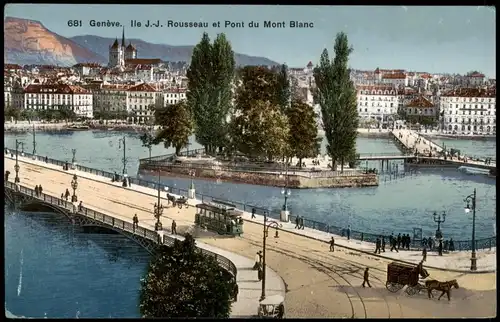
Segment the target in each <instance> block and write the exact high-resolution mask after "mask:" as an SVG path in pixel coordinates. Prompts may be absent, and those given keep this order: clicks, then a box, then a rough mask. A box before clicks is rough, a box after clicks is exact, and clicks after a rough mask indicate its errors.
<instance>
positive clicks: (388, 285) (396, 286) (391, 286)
mask: <svg viewBox="0 0 500 322" xmlns="http://www.w3.org/2000/svg"><path fill="white" fill-rule="evenodd" d="M403 286H404V285H403V284H398V283H392V282H386V283H385V287H386V288H387V289H388V290H389V291H390V292H392V293H396V292H397V291H399V290H400V289H402V288H403Z"/></svg>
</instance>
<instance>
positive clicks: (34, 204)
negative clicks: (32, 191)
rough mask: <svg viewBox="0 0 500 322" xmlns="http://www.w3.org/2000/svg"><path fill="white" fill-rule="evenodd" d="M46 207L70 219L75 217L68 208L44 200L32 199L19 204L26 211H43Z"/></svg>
mask: <svg viewBox="0 0 500 322" xmlns="http://www.w3.org/2000/svg"><path fill="white" fill-rule="evenodd" d="M44 208H45V209H46V210H48V211H51V212H54V213H57V214H61V215H64V217H66V218H68V219H69V220H72V219H73V218H72V217H71V215H70V213H69V211H68V210H65V209H61V208H60V207H57V206H54V205H52V204H50V203H47V202H45V201H43V200H38V199H31V200H30V201H28V202H25V203H23V204H21V205H20V206H19V209H20V210H24V211H41V210H42V211H43V210H44Z"/></svg>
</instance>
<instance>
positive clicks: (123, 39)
mask: <svg viewBox="0 0 500 322" xmlns="http://www.w3.org/2000/svg"><path fill="white" fill-rule="evenodd" d="M122 47H125V26H124V27H123V32H122Z"/></svg>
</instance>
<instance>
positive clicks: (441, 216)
mask: <svg viewBox="0 0 500 322" xmlns="http://www.w3.org/2000/svg"><path fill="white" fill-rule="evenodd" d="M432 215H433V216H434V222H437V224H438V228H437V230H436V239H437V240H442V239H443V233H442V232H441V223H444V221H445V220H446V213H445V212H443V213H442V214H437V213H436V212H434V213H433V214H432Z"/></svg>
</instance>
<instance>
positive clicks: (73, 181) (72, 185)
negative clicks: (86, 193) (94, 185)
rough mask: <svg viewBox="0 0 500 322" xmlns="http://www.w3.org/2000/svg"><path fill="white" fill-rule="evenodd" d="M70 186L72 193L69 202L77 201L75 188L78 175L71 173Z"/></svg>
mask: <svg viewBox="0 0 500 322" xmlns="http://www.w3.org/2000/svg"><path fill="white" fill-rule="evenodd" d="M71 188H72V189H73V195H72V196H71V202H77V201H78V198H77V197H76V188H78V177H77V176H76V174H74V175H73V180H71Z"/></svg>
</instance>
